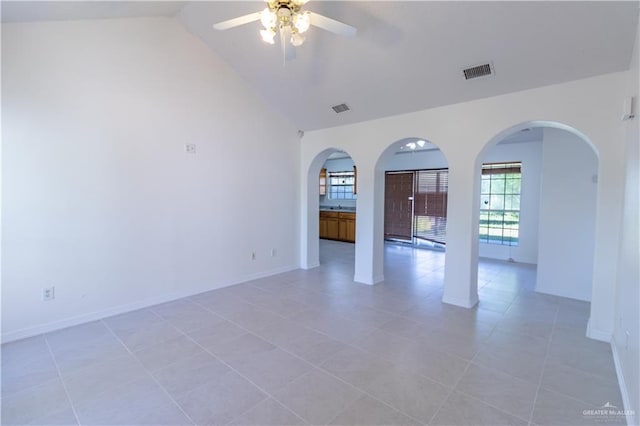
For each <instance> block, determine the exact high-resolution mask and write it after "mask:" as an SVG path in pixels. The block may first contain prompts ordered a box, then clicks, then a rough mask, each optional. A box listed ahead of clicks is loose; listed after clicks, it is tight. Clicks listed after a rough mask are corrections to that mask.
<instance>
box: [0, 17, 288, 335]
mask: <svg viewBox="0 0 640 426" xmlns="http://www.w3.org/2000/svg"><path fill="white" fill-rule="evenodd" d="M247 123H250V125H247ZM2 124H3V126H2V148H3V158H2V161H3V162H2V185H3V186H2V204H3V212H2V213H3V217H2V228H3V238H2V253H3V258H2V335H3V339H4V340H5V341H6V340H10V339H15V338H19V337H23V336H27V335H31V334H34V333H38V332H42V331H46V330H49V329H53V328H57V327H62V326H66V325H70V324H74V323H78V322H82V321H86V320H89V319H92V318H97V317H101V316H104V315H108V314H110V313H115V312H121V311H124V310H128V309H132V308H136V307H139V306H145V305H148V304H152V303H154V302H158V301H163V300H167V299H172V298H175V297H178V296H182V295H186V294H191V293H197V292H201V291H205V290H208V289H213V288H217V287H221V286H225V285H229V284H232V283H236V282H239V281H244V280H247V279H249V278H251V277H255V276H260V275H265V274H271V273H275V272H278V271H283V270H287V269H291V268H295V267H296V266H297V260H298V257H297V256H298V248H299V246H298V241H299V239H298V232H297V229H298V227H297V225H296V224H297V223H298V220H299V203H298V197H299V187H298V186H297V182H298V181H299V173H298V170H299V138H298V137H297V129H296V128H295V127H293V125H292V124H290V123H289V122H288V121H287V120H285V119H284V118H283V117H281V116H279V115H277V114H275V113H274V112H272V109H271V108H269V107H268V106H267V105H266V104H265V103H264V101H263V100H262V99H261V98H259V97H258V96H256V95H255V94H254V92H253V91H252V90H251V89H250V88H249V87H248V86H247V85H246V84H245V83H244V81H243V80H241V79H240V78H239V77H238V76H237V75H236V74H235V73H234V72H233V71H232V70H231V69H230V68H229V67H228V66H227V65H226V64H225V63H224V62H223V61H222V60H220V59H218V58H217V57H215V56H214V55H213V54H212V53H211V51H210V50H209V49H208V48H206V47H205V45H204V44H203V43H202V42H201V41H200V40H198V39H197V38H195V37H194V36H193V35H191V34H190V33H188V32H187V31H185V30H184V29H183V27H182V26H181V25H180V24H179V23H177V22H176V21H175V20H174V19H168V18H143V19H110V20H91V21H70V22H49V23H35V24H31V23H24V24H4V23H3V25H2ZM186 143H195V144H197V154H195V155H191V154H187V153H186V152H185V149H184V144H186ZM271 248H276V250H277V256H276V257H271V256H270V250H271ZM252 251H255V252H256V256H257V259H256V260H255V261H251V260H250V255H251V252H252ZM54 285H55V288H56V298H55V300H53V301H49V302H41V301H40V295H41V289H42V288H43V287H47V286H54Z"/></svg>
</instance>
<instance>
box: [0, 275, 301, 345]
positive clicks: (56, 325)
mask: <svg viewBox="0 0 640 426" xmlns="http://www.w3.org/2000/svg"><path fill="white" fill-rule="evenodd" d="M295 269H298V266H297V265H289V266H284V267H281V268H275V269H271V270H269V271H265V272H260V273H257V274H252V275H248V276H246V277H243V278H241V279H238V280H236V281H231V282H226V283H223V284H216V285H212V286H208V287H206V288H198V289H192V290H190V291H184V292H176V293H170V294H166V295H164V296H158V297H151V298H148V299H144V300H140V301H137V302H133V303H127V304H124V305H118V306H114V307H111V308H107V309H103V310H100V311H96V312H90V313H86V314H81V315H76V316H73V317H69V318H64V319H61V320H57V321H52V322H48V323H45V324H39V325H35V326H32V327H25V328H21V329H19V330H14V331H9V332H6V333H2V339H1V340H2V343H8V342H12V341H14V340H20V339H26V338H27V337H33V336H37V335H39V334H43V333H49V332H51V331H56V330H61V329H63V328H67V327H72V326H74V325H80V324H84V323H87V322H90V321H96V320H100V319H103V318H107V317H110V316H113V315H119V314H124V313H127V312H131V311H135V310H138V309H143V308H148V307H150V306H154V305H157V304H159V303H166V302H171V301H174V300H177V299H182V298H183V297H189V296H194V295H196V294H200V293H204V292H207V291H211V290H217V289H219V288H224V287H229V286H232V285H236V284H241V283H245V282H248V281H253V280H257V279H260V278H265V277H270V276H272V275H277V274H282V273H284V272H289V271H293V270H295Z"/></svg>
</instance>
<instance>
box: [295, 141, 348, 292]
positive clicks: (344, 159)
mask: <svg viewBox="0 0 640 426" xmlns="http://www.w3.org/2000/svg"><path fill="white" fill-rule="evenodd" d="M307 182H308V187H307V230H306V233H307V244H306V245H307V256H306V257H307V259H310V260H311V261H310V262H309V264H308V265H307V269H310V268H313V267H317V266H323V265H326V266H328V267H327V268H320V269H319V271H318V273H322V274H331V275H332V277H334V278H340V280H338V281H345V280H346V281H352V280H353V274H354V257H355V242H356V232H355V227H356V224H355V223H356V215H357V212H356V204H357V168H356V166H355V162H354V161H353V158H352V157H351V155H349V154H348V153H347V152H346V151H344V150H341V149H338V148H329V149H326V150H324V151H322V152H320V153H318V154H317V155H316V157H315V158H314V159H313V161H312V162H311V164H310V166H309V169H308V176H307Z"/></svg>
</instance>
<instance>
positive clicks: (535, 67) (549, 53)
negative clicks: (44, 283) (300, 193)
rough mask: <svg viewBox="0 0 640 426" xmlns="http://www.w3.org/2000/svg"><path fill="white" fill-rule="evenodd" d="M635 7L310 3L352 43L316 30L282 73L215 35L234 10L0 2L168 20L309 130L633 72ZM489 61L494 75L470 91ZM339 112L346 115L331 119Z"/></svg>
mask: <svg viewBox="0 0 640 426" xmlns="http://www.w3.org/2000/svg"><path fill="white" fill-rule="evenodd" d="M638 6H639V2H638V1H622V2H612V1H602V2H582V1H573V2H559V1H549V2H541V1H533V2H499V1H498V2H481V1H472V2H458V1H446V2H435V1H424V2H419V1H410V2H397V1H392V2H379V1H370V2H362V1H353V2H339V1H329V2H322V1H310V2H309V3H308V4H307V5H306V6H305V9H306V10H311V11H314V12H317V13H321V14H323V15H326V16H329V17H331V18H334V19H337V20H340V21H342V22H345V23H347V24H350V25H353V26H355V27H356V28H357V29H358V35H357V36H356V37H355V38H353V39H348V38H342V37H339V36H336V35H334V34H332V33H328V32H326V31H323V30H320V29H318V28H312V29H310V30H309V32H308V35H307V41H306V42H305V44H304V45H303V46H302V47H300V48H298V51H297V59H296V60H295V61H292V62H288V63H287V64H286V65H285V66H283V64H282V56H281V53H280V51H279V46H278V45H277V43H276V45H274V46H272V45H267V44H265V43H264V42H262V41H261V40H260V37H259V35H258V30H259V29H260V23H259V22H256V23H253V24H247V25H245V26H242V27H238V28H234V29H230V30H227V31H216V30H213V29H212V27H211V25H212V24H214V23H216V22H219V21H223V20H226V19H230V18H234V17H236V16H239V15H243V14H247V13H251V12H256V11H259V10H261V9H262V8H264V2H261V1H255V2H253V1H233V2H204V1H203V2H190V3H185V4H181V3H179V2H130V3H129V2H36V3H34V2H9V3H7V2H3V3H2V14H3V17H2V19H3V21H5V22H6V21H25V20H27V21H29V20H47V19H80V18H101V17H102V18H107V17H118V16H145V15H154V16H158V15H161V16H172V15H173V14H176V13H177V15H176V16H177V18H178V19H179V20H180V21H181V22H182V23H183V24H184V25H185V27H186V28H187V29H188V30H189V31H191V32H192V33H194V34H195V35H197V36H198V37H200V38H201V39H202V40H203V41H204V42H205V43H206V44H207V45H208V46H209V47H210V48H211V50H212V51H214V52H215V53H216V54H218V55H219V56H220V57H222V58H223V59H224V60H225V61H226V62H228V63H229V64H230V65H231V67H233V68H234V69H235V70H236V71H237V72H238V74H239V75H240V76H242V77H243V78H244V79H245V80H246V81H247V82H248V83H249V84H250V85H251V86H253V87H254V88H255V89H256V90H257V91H258V92H259V93H260V94H261V95H262V96H263V97H264V98H265V99H266V101H267V102H268V103H269V104H270V105H271V106H272V107H273V108H275V109H277V110H279V111H281V112H282V113H283V114H284V115H285V116H287V117H288V118H289V119H290V120H291V121H292V122H293V123H294V124H295V125H296V126H297V127H298V128H300V129H302V130H312V129H318V128H325V127H332V126H337V125H341V124H347V123H353V122H358V121H364V120H370V119H375V118H380V117H385V116H389V115H395V114H401V113H406V112H411V111H417V110H421V109H426V108H431V107H436V106H441V105H447V104H452V103H457V102H463V101H468V100H472V99H479V98H484V97H489V96H495V95H499V94H503V93H508V92H513V91H518V90H524V89H529V88H533V87H539V86H544V85H549V84H554V83H560V82H564V81H570V80H575V79H579V78H585V77H590V76H594V75H598V74H604V73H609V72H616V71H623V70H626V69H628V67H629V61H630V59H631V51H632V48H633V42H634V36H635V32H636V28H637V24H638ZM487 61H491V62H492V63H493V66H494V68H495V76H493V77H489V78H481V79H477V80H472V81H465V80H464V78H463V76H462V71H461V70H462V69H463V68H465V67H467V66H470V65H477V64H480V63H485V62H487ZM342 102H345V103H347V104H348V105H349V107H350V108H351V111H348V112H345V113H342V114H336V113H334V112H333V110H332V109H331V106H332V105H335V104H339V103H342Z"/></svg>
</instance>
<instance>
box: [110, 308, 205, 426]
mask: <svg viewBox="0 0 640 426" xmlns="http://www.w3.org/2000/svg"><path fill="white" fill-rule="evenodd" d="M154 314H155V315H158V314H156V313H155V312H154ZM158 317H160V315H158ZM160 318H162V317H160ZM162 319H163V320H164V318H162ZM100 322H102V324H103V325H104V326H105V327H106V328H107V330H109V332H110V333H111V335H112V336H113V337H114V338H115V339H116V340H117V341H118V342H120V344H121V345H122V346H124V348H125V349H126V351H127V352H128V353H129V355H131V356H132V357H133V359H134V360H135V361H136V362H137V363H138V364H139V365H140V367H142V369H143V370H144V371H145V372H146V373H147V374H148V375H149V376H150V377H151V379H152V380H153V382H154V383H155V384H156V385H158V387H160V389H162V392H163V393H164V394H165V395H166V396H167V397H169V399H170V400H171V402H173V404H174V405H175V406H176V407H178V409H179V410H180V411H181V412H182V414H184V416H185V417H186V418H187V419H188V420H189V421H190V422H191V424H193V425H195V424H196V422H194V421H193V419H192V418H191V416H189V415H188V414H187V413H186V412H185V411H184V410H183V409H182V407H181V406H180V404H178V402H177V401H176V400H175V399H174V398H173V396H171V394H169V392H167V390H166V389H165V388H164V386H162V385H161V384H160V382H158V380H157V379H156V378H155V376H154V375H153V374H152V373H151V372H150V371H149V370H148V369H147V368H146V367H145V366H144V365H143V364H142V363H141V362H140V360H139V359H138V357H136V356H135V354H134V353H133V352H132V351H131V350H130V349H129V347H128V346H127V345H125V343H124V342H123V341H122V340H121V339H120V337H119V336H118V335H117V334H116V333H115V332H114V331H113V330H112V329H111V327H109V325H108V324H107V323H106V322H105V321H103V320H100ZM170 325H171V326H172V327H174V326H173V324H170ZM174 328H176V327H174ZM176 329H177V328H176ZM177 330H178V331H179V332H180V333H182V331H181V330H179V329H177ZM183 334H184V333H183ZM165 341H166V340H164V341H163V342H165Z"/></svg>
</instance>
